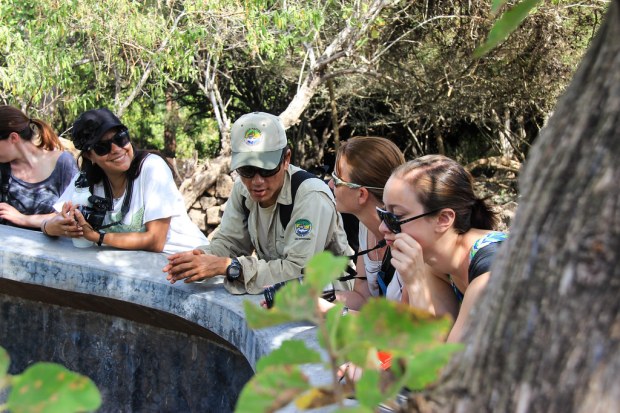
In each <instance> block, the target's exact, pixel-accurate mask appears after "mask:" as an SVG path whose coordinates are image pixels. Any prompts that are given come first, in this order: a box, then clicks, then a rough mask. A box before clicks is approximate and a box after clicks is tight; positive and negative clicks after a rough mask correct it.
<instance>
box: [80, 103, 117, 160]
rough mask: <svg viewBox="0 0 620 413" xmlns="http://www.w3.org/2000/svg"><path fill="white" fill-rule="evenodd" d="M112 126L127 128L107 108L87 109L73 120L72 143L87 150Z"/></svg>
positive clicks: (81, 149) (82, 149)
mask: <svg viewBox="0 0 620 413" xmlns="http://www.w3.org/2000/svg"><path fill="white" fill-rule="evenodd" d="M113 128H119V129H127V127H126V126H125V125H123V123H122V122H121V121H120V119H119V118H118V117H116V115H115V114H114V113H112V112H111V111H110V110H109V109H106V108H101V109H93V110H88V111H86V112H84V113H82V114H81V115H80V116H79V117H78V118H77V120H76V121H75V122H73V130H72V132H71V135H72V137H73V145H74V146H75V147H76V148H77V149H78V150H80V151H87V150H89V149H90V147H91V146H92V145H93V144H95V143H97V142H99V141H100V140H101V138H102V137H103V135H104V134H105V133H106V132H107V131H109V130H110V129H113Z"/></svg>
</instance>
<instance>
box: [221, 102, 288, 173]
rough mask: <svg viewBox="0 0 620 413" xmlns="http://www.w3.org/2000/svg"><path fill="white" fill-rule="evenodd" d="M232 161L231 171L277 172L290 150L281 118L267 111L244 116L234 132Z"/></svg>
mask: <svg viewBox="0 0 620 413" xmlns="http://www.w3.org/2000/svg"><path fill="white" fill-rule="evenodd" d="M230 141H231V146H232V160H231V162H230V169H231V170H233V169H237V168H239V167H242V166H255V167H257V168H262V169H275V168H277V167H278V165H279V164H280V159H281V158H282V150H283V149H284V148H286V145H287V141H286V132H285V131H284V125H283V124H282V121H281V120H280V118H279V117H277V116H274V115H272V114H269V113H265V112H253V113H248V114H246V115H243V116H241V117H240V118H239V119H237V120H236V121H235V123H234V124H233V125H232V128H231V131H230Z"/></svg>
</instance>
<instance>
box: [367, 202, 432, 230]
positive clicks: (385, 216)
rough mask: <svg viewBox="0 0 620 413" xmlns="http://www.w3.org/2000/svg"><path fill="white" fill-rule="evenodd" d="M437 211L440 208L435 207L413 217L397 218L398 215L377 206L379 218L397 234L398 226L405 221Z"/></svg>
mask: <svg viewBox="0 0 620 413" xmlns="http://www.w3.org/2000/svg"><path fill="white" fill-rule="evenodd" d="M439 211H441V209H435V210H433V211H430V212H426V213H424V214H420V215H416V216H415V217H411V218H407V219H403V220H399V219H398V217H397V216H396V215H394V214H393V213H391V212H389V211H386V210H385V209H381V208H379V207H377V214H378V215H379V219H380V220H381V221H383V222H385V226H387V227H388V229H389V230H390V231H392V232H393V233H394V234H399V233H400V231H401V228H400V226H401V225H403V224H406V223H407V222H411V221H413V220H416V219H418V218H422V217H425V216H427V215H431V214H434V213H436V212H439Z"/></svg>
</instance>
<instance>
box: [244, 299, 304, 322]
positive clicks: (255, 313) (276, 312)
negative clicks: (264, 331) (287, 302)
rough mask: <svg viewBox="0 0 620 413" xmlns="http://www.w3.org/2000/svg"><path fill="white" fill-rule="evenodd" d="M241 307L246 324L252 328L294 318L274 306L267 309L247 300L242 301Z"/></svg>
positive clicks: (289, 320)
mask: <svg viewBox="0 0 620 413" xmlns="http://www.w3.org/2000/svg"><path fill="white" fill-rule="evenodd" d="M243 309H244V310H245V319H246V321H247V323H248V326H250V328H254V329H258V328H265V327H271V326H275V325H278V324H284V323H289V322H291V321H294V320H295V319H294V317H293V316H292V315H291V314H289V313H288V312H285V311H281V310H280V309H279V308H276V307H274V308H272V309H270V310H267V309H265V308H262V307H259V306H257V305H256V304H254V303H252V302H251V301H248V300H246V301H244V302H243Z"/></svg>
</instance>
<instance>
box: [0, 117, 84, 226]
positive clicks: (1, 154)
mask: <svg viewBox="0 0 620 413" xmlns="http://www.w3.org/2000/svg"><path fill="white" fill-rule="evenodd" d="M76 173H77V164H76V163H75V159H73V156H72V155H71V154H70V153H69V152H64V151H63V148H62V144H61V143H60V139H58V136H56V133H54V131H53V130H52V128H51V127H50V126H49V125H48V124H47V123H45V122H44V121H42V120H40V119H30V118H29V117H28V116H26V115H25V114H24V113H23V112H22V111H21V110H19V109H16V108H14V107H12V106H4V105H3V106H0V181H1V186H0V195H1V196H2V198H1V200H0V223H2V224H9V225H14V226H19V227H24V228H39V227H41V224H42V223H43V222H44V221H45V219H48V218H50V217H51V216H52V214H53V213H54V203H55V202H56V201H57V200H58V197H59V196H60V194H62V193H63V191H64V190H65V188H66V187H67V185H69V183H70V182H71V178H72V177H73V176H74V175H75V174H76Z"/></svg>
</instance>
